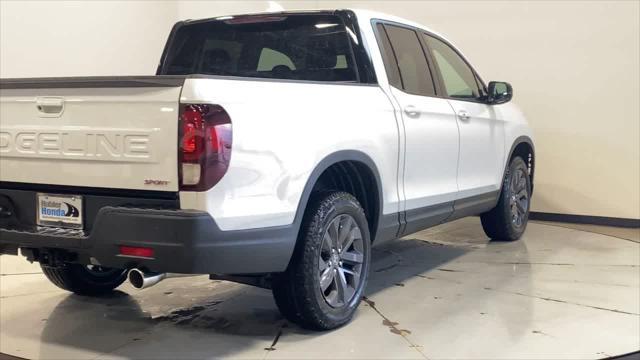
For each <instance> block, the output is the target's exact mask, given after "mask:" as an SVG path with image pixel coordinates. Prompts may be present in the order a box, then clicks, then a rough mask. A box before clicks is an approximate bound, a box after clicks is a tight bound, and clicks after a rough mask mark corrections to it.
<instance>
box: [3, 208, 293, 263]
mask: <svg viewBox="0 0 640 360" xmlns="http://www.w3.org/2000/svg"><path fill="white" fill-rule="evenodd" d="M296 236H297V232H296V231H294V227H293V226H284V227H273V228H263V229H255V230H241V231H221V230H220V229H219V227H218V226H217V225H216V223H215V221H214V220H213V218H212V217H211V216H210V215H209V214H208V213H206V212H201V211H189V210H164V209H162V210H159V209H143V208H129V207H115V206H105V207H102V208H101V209H100V210H99V211H98V213H97V215H96V217H95V219H94V221H93V226H92V229H91V230H90V232H83V231H79V230H65V229H58V228H48V227H37V226H24V227H20V226H19V224H12V225H10V224H7V223H5V224H1V223H0V252H2V249H3V248H4V249H15V248H16V247H20V248H32V249H62V250H66V251H67V252H70V253H73V254H77V261H78V262H80V263H85V264H89V263H92V264H100V265H102V266H107V267H114V268H132V267H142V268H146V269H148V270H150V271H155V272H175V273H185V274H260V273H270V272H281V271H284V270H285V269H286V267H287V265H288V263H289V259H290V257H291V254H292V252H293V248H294V246H295V238H296ZM122 245H125V246H137V247H148V248H152V249H153V252H154V255H153V258H137V257H127V256H122V255H120V254H119V248H120V246H122Z"/></svg>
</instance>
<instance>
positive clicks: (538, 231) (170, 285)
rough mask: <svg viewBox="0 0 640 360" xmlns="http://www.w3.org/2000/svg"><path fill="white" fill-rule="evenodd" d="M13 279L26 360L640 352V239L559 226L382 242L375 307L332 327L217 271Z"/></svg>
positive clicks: (470, 229)
mask: <svg viewBox="0 0 640 360" xmlns="http://www.w3.org/2000/svg"><path fill="white" fill-rule="evenodd" d="M563 226H564V225H563ZM598 232H602V231H598ZM614 236H617V235H615V234H614ZM620 237H622V236H620ZM0 272H1V274H2V276H0V351H1V352H3V353H6V354H10V355H13V356H19V357H24V358H57V359H60V358H64V359H71V358H76V359H87V358H98V359H120V358H162V359H175V358H194V359H195V358H217V357H233V358H260V359H265V358H266V359H269V358H272V359H275V358H278V359H281V358H292V359H294V358H295V359H299V358H327V357H331V358H336V359H339V358H349V359H355V358H367V359H369V358H403V359H406V358H417V359H423V358H465V359H469V358H476V359H488V358H495V359H499V358H501V359H513V358H530V359H531V358H536V359H540V358H549V359H551V358H553V359H558V358H591V359H597V358H603V357H607V356H612V355H617V354H624V353H629V352H632V351H637V350H638V349H640V244H639V243H637V242H634V241H628V240H624V239H621V238H618V237H611V236H605V235H600V234H595V233H589V232H585V231H578V230H572V229H567V228H564V227H559V226H557V224H552V225H549V224H541V223H531V224H529V228H528V229H527V232H526V234H525V236H524V238H523V239H522V240H521V241H518V242H513V243H497V242H489V241H488V239H487V238H486V237H485V236H484V234H483V232H482V229H481V228H480V225H479V221H478V219H477V218H469V219H463V220H461V221H457V222H455V223H451V224H447V225H443V226H440V227H437V228H433V229H430V230H426V231H423V232H420V233H417V234H414V235H412V236H409V237H407V238H405V239H402V240H399V241H396V242H393V243H390V244H388V245H385V246H383V247H378V248H375V249H374V259H373V266H372V276H371V280H370V282H369V286H368V289H367V296H366V301H365V302H363V303H362V305H361V306H360V308H359V309H358V312H357V315H356V318H355V319H354V321H353V322H352V323H351V324H349V325H347V326H345V327H343V328H340V329H338V330H335V331H332V332H325V333H314V332H309V331H305V330H302V329H300V328H298V327H297V326H295V325H292V324H290V323H288V322H286V321H285V320H283V319H282V317H281V316H280V314H279V313H278V311H277V309H276V308H275V305H274V303H273V300H272V298H271V294H270V292H269V291H267V290H262V289H257V288H252V287H248V286H243V285H237V284H232V283H227V282H220V281H210V280H208V279H207V277H206V276H198V277H191V278H174V279H168V280H165V281H163V282H162V283H160V284H159V285H157V286H154V287H152V288H149V289H146V290H142V291H135V290H134V289H132V288H131V287H130V286H129V285H124V286H122V287H121V288H120V291H118V292H115V293H114V294H113V295H111V296H109V297H106V298H101V299H95V298H86V297H80V296H75V295H70V294H68V293H65V292H63V291H61V290H58V289H57V288H55V287H54V286H53V285H50V284H49V283H48V282H47V280H46V279H45V278H44V276H43V275H42V274H41V273H40V271H39V268H38V267H37V266H34V265H29V264H28V263H26V262H25V261H24V260H23V259H22V258H17V257H9V256H2V257H0Z"/></svg>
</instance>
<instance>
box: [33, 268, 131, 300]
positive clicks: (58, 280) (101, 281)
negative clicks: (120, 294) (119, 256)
mask: <svg viewBox="0 0 640 360" xmlns="http://www.w3.org/2000/svg"><path fill="white" fill-rule="evenodd" d="M40 267H41V268H42V272H43V273H44V275H45V276H46V277H47V279H49V281H51V282H52V283H53V284H54V285H55V286H57V287H59V288H61V289H63V290H67V291H71V292H73V293H76V294H79V295H89V296H96V295H102V294H106V293H109V292H111V291H112V290H113V289H115V288H117V287H118V286H120V285H121V284H122V283H123V282H124V281H125V280H126V279H127V271H126V270H122V269H110V268H95V269H89V268H88V267H87V266H85V265H80V264H70V263H67V264H63V265H61V266H56V267H52V266H48V265H42V264H40Z"/></svg>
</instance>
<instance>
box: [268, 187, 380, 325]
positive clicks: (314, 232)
mask: <svg viewBox="0 0 640 360" xmlns="http://www.w3.org/2000/svg"><path fill="white" fill-rule="evenodd" d="M370 247H371V239H370V235H369V228H368V224H367V219H366V217H365V214H364V211H363V209H362V207H361V206H360V204H359V203H358V200H356V198H355V197H353V196H352V195H351V194H348V193H345V192H328V193H318V194H314V196H313V198H312V201H311V202H310V208H308V209H307V212H306V213H305V218H304V220H303V227H302V229H301V236H300V238H299V240H298V244H297V246H296V250H295V252H294V255H293V258H292V260H291V263H290V264H289V267H288V268H287V270H286V271H285V272H284V273H282V274H279V275H278V276H276V278H275V279H274V282H273V295H274V298H275V300H276V304H277V305H278V308H279V309H280V312H281V313H282V314H283V315H284V316H285V317H286V318H287V319H289V320H290V321H292V322H295V323H297V324H299V325H301V326H303V327H305V328H310V329H314V330H329V329H334V328H336V327H339V326H341V325H344V324H345V323H347V322H348V321H349V320H351V318H352V317H353V314H354V313H355V311H356V308H357V307H358V304H359V303H360V300H361V299H362V295H363V292H364V288H365V286H366V283H367V278H368V273H369V263H370V254H371V249H370Z"/></svg>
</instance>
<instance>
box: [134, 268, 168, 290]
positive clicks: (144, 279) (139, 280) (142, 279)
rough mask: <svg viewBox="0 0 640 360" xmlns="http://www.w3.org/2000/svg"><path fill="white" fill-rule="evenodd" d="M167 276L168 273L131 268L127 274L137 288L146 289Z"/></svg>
mask: <svg viewBox="0 0 640 360" xmlns="http://www.w3.org/2000/svg"><path fill="white" fill-rule="evenodd" d="M166 277H167V274H166V273H154V272H147V271H143V270H140V269H135V268H134V269H131V270H129V273H128V274H127V279H129V283H131V285H132V286H133V287H134V288H136V289H146V288H148V287H151V286H153V285H155V284H157V283H159V282H160V281H162V280H164V279H165V278H166Z"/></svg>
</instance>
